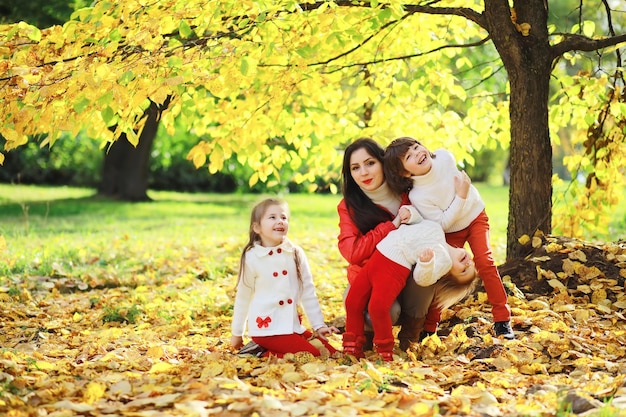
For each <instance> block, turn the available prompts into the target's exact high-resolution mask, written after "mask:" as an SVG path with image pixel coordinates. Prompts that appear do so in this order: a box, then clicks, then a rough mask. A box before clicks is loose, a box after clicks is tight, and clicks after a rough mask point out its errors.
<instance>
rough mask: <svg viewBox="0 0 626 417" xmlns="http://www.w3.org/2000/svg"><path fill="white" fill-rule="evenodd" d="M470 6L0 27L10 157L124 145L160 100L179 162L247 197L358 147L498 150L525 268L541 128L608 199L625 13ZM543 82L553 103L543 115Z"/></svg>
mask: <svg viewBox="0 0 626 417" xmlns="http://www.w3.org/2000/svg"><path fill="white" fill-rule="evenodd" d="M465 3H466V6H465V7H461V6H457V7H450V6H448V4H450V3H449V2H447V1H446V2H444V1H437V0H435V1H428V2H417V3H415V4H413V3H408V2H403V1H395V0H390V1H386V2H378V1H371V2H362V1H319V2H310V3H298V2H295V1H292V0H285V1H276V2H261V1H258V2H257V1H247V2H230V1H214V2H210V4H209V5H207V3H206V2H194V1H189V0H161V1H158V2H148V3H142V2H134V1H128V2H126V1H125V2H104V1H96V2H95V3H94V5H93V7H90V8H87V9H83V10H80V11H78V12H77V13H76V14H75V18H74V19H73V20H71V21H69V22H67V23H65V24H64V25H63V27H51V28H50V29H46V30H44V31H40V30H39V29H37V28H35V27H32V26H29V25H25V24H17V25H13V26H8V27H3V28H1V29H0V31H1V32H2V34H3V36H4V39H5V40H4V41H0V55H1V56H2V58H3V60H2V61H0V66H4V68H3V70H2V71H1V72H0V73H4V74H6V75H4V76H2V77H0V81H3V83H2V84H0V88H1V91H0V93H1V94H0V97H2V98H0V115H2V120H4V121H5V123H4V124H3V125H2V126H1V127H0V133H1V134H2V135H3V136H4V138H5V139H6V142H5V145H4V148H5V150H6V151H8V150H10V149H13V148H15V147H17V146H19V145H21V144H23V143H25V142H26V141H28V135H29V134H32V133H42V132H44V131H45V132H46V133H48V139H47V140H48V142H49V143H50V144H52V143H54V141H55V140H56V139H57V138H58V137H59V136H60V134H61V132H63V131H78V130H79V129H85V131H86V132H87V134H88V135H89V136H91V137H94V138H98V139H100V140H102V139H104V140H106V141H109V142H111V143H113V142H115V141H116V140H118V139H119V138H121V137H124V136H125V137H126V138H127V140H128V141H129V142H130V143H131V144H133V145H134V146H136V145H137V144H138V141H139V139H140V135H141V131H142V129H143V128H144V124H146V117H145V115H146V111H148V109H149V108H150V106H151V104H152V103H154V104H155V105H157V106H163V105H164V103H165V102H166V100H168V99H170V98H171V103H169V106H167V110H165V111H164V112H163V114H162V118H161V123H163V124H164V126H165V127H166V128H167V129H170V130H171V129H174V128H175V123H174V120H175V119H176V118H182V119H183V121H184V123H183V124H184V125H185V126H189V128H190V129H191V130H192V131H193V132H194V133H195V134H197V135H198V136H199V137H201V138H202V139H203V140H202V141H201V142H200V143H199V144H198V145H197V146H195V147H194V148H193V149H192V150H191V151H190V153H189V158H190V159H191V160H193V162H194V163H195V164H196V165H197V166H202V165H205V164H207V163H208V169H209V171H210V172H217V171H219V170H221V169H222V168H223V164H224V162H225V161H227V160H230V158H231V157H232V156H233V155H236V157H237V160H238V162H239V163H241V164H247V165H249V166H250V167H251V168H252V169H254V171H255V173H254V174H253V175H252V177H251V178H250V184H255V183H256V182H258V181H267V180H268V178H270V177H280V175H281V167H282V166H284V165H285V164H288V165H289V166H290V167H292V168H294V169H297V168H298V167H300V166H302V165H303V164H305V163H306V164H307V166H308V167H310V169H309V170H308V171H306V172H304V173H301V174H298V175H296V176H295V178H294V179H295V181H297V182H305V181H311V182H313V180H314V178H315V177H316V175H320V176H322V177H326V178H332V177H336V176H337V175H338V172H339V169H338V164H339V161H340V158H341V155H340V152H338V148H342V147H343V146H344V145H345V143H346V142H347V141H349V140H351V139H353V138H355V137H357V136H362V135H368V136H374V137H376V138H378V139H380V140H381V141H383V142H384V141H387V140H390V139H391V138H393V137H394V136H397V135H400V134H413V135H419V136H420V137H422V138H425V139H427V140H428V142H429V144H430V146H431V147H434V146H445V147H448V148H450V149H451V150H453V152H455V154H456V155H457V157H458V158H460V159H468V158H471V157H470V151H471V150H472V149H473V148H481V147H489V146H491V147H493V146H497V145H498V144H502V145H504V146H509V145H510V157H511V160H510V181H511V187H510V202H509V225H508V232H507V255H508V256H509V257H515V256H519V255H522V254H523V250H524V249H523V247H522V246H521V245H520V244H519V243H518V239H519V238H520V237H522V236H524V235H528V236H532V235H533V234H534V233H535V232H537V231H542V232H544V233H550V232H551V230H552V221H551V219H552V166H551V162H552V161H551V156H552V150H551V140H557V139H556V138H553V137H551V135H550V129H551V127H553V128H559V127H561V126H564V125H572V126H576V129H577V130H578V131H586V132H589V137H588V138H585V140H586V141H587V142H588V143H586V145H585V148H584V149H581V151H582V155H583V157H581V161H582V162H581V164H579V166H581V167H587V168H588V169H589V172H593V175H594V176H595V179H594V178H591V179H590V181H589V188H587V189H586V190H587V191H588V190H591V191H590V192H596V191H598V190H601V191H602V193H604V194H603V195H605V196H607V195H610V187H611V185H610V183H609V182H608V181H606V180H605V178H607V177H608V176H610V175H614V174H615V173H616V172H619V171H618V170H619V169H620V168H618V167H620V166H622V165H623V160H624V154H625V151H624V149H623V146H622V147H620V146H619V145H617V144H618V143H620V141H622V142H623V123H624V113H625V112H624V111H623V107H624V102H625V101H626V100H625V98H624V93H623V91H624V88H623V86H624V77H623V72H622V61H621V51H620V49H619V48H618V47H619V46H620V45H622V46H623V44H624V42H626V34H625V33H624V32H625V30H624V28H623V27H622V26H619V25H618V24H617V21H615V20H614V18H613V15H614V13H617V12H619V13H623V12H624V10H623V8H624V4H623V3H621V2H617V3H613V2H611V1H610V0H595V1H594V0H584V1H583V0H580V1H578V2H573V1H572V2H571V3H569V4H570V5H571V6H572V10H573V11H575V12H576V14H577V16H578V19H577V22H578V23H577V24H576V25H575V26H574V27H573V28H561V27H559V22H558V20H556V19H557V18H558V17H555V19H554V20H553V21H549V17H551V15H550V14H549V9H548V1H547V0H523V1H509V0H484V1H478V0H475V1H470V2H465ZM511 6H512V7H511ZM618 8H620V9H619V10H617V9H618ZM598 10H601V11H602V13H603V16H604V18H603V19H604V23H605V24H604V25H600V24H599V23H600V22H597V23H598V24H594V22H596V21H597V19H598ZM601 29H602V30H601ZM470 48H495V51H496V52H497V56H498V61H497V62H493V63H491V64H489V63H483V64H482V65H476V63H474V62H472V61H471V60H470V59H469V58H467V56H468V55H469V54H470V53H471V49H470ZM577 51H598V52H597V62H596V65H594V67H593V68H592V69H591V70H590V71H588V72H586V73H582V72H581V73H578V74H575V75H573V76H572V75H570V74H567V71H564V70H563V68H561V67H562V66H563V65H566V64H568V61H569V63H571V62H573V61H575V60H576V59H577V57H578V56H579V54H578V52H577ZM601 51H603V52H604V53H602V52H601ZM605 54H611V56H612V59H610V60H608V61H607V59H606V55H605ZM439 56H445V57H447V58H450V59H453V60H454V61H455V67H454V68H449V67H446V66H445V65H443V62H446V63H447V62H449V59H445V60H438V59H437V58H438V57H439ZM607 62H608V65H609V66H607ZM500 67H503V68H504V69H505V70H506V74H507V77H508V80H509V84H508V91H496V92H494V91H489V90H487V91H482V92H478V91H476V92H475V93H474V94H472V95H470V94H468V89H467V84H468V77H469V76H470V75H471V77H472V78H473V79H472V80H469V82H473V83H477V84H481V82H482V80H485V79H489V78H490V77H491V76H493V74H494V73H498V69H499V68H500ZM457 71H458V73H457ZM461 74H463V76H462V75H461ZM551 76H553V77H554V78H555V79H556V80H558V82H559V83H560V89H559V91H563V92H564V94H559V95H558V97H557V98H558V102H557V103H556V104H558V107H557V108H556V109H553V110H552V111H551V112H549V106H548V105H549V103H550V79H551ZM494 93H495V95H494ZM452 103H464V107H463V108H464V109H466V110H465V111H466V113H464V114H459V113H458V111H456V110H455V108H454V107H453V106H451V104H452ZM585 134H587V133H585ZM587 139H589V140H587ZM285 145H287V146H285ZM585 155H586V156H585ZM607 155H609V156H610V157H607ZM585 158H587V159H590V160H592V161H593V162H592V163H591V164H588V163H587V162H586V160H585ZM594 184H595V185H594ZM598 184H600V185H601V186H598ZM594 187H595V188H594ZM587 191H585V192H587ZM585 198H587V200H589V196H588V195H587V196H585ZM607 201H609V202H610V198H609V200H607ZM584 209H585V210H586V211H587V212H588V213H595V212H597V211H598V210H599V206H597V207H591V208H587V207H585V208H584ZM582 211H583V209H582V208H579V210H578V212H577V215H580V214H581V213H582Z"/></svg>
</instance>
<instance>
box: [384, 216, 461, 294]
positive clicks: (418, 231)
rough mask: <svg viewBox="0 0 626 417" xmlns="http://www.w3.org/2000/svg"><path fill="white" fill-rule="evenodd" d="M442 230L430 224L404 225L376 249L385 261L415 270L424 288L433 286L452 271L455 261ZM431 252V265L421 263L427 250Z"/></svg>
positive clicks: (415, 278)
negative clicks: (422, 254)
mask: <svg viewBox="0 0 626 417" xmlns="http://www.w3.org/2000/svg"><path fill="white" fill-rule="evenodd" d="M448 247H449V246H448V244H447V243H446V237H445V234H444V233H443V230H442V229H441V226H440V225H439V224H437V223H435V222H433V221H430V220H423V221H421V222H420V223H415V224H403V225H401V226H400V227H399V228H397V229H396V230H392V231H391V232H389V234H388V235H387V236H385V238H384V239H383V240H381V241H380V242H379V243H378V245H376V249H378V251H379V252H380V253H382V254H383V255H384V256H385V257H386V258H388V259H390V260H392V261H394V262H395V263H397V264H400V265H402V266H404V267H406V268H407V269H411V267H412V266H413V265H415V269H414V270H413V279H414V280H415V282H416V283H417V284H418V285H420V286H423V287H427V286H429V285H432V284H434V283H435V282H437V280H439V278H441V277H442V276H444V275H445V274H446V273H448V272H449V271H450V268H452V258H450V253H449V252H448ZM427 248H431V249H432V250H433V251H434V252H435V255H434V256H433V258H432V259H431V260H430V261H429V262H420V260H419V257H420V254H421V253H422V251H423V250H424V249H427Z"/></svg>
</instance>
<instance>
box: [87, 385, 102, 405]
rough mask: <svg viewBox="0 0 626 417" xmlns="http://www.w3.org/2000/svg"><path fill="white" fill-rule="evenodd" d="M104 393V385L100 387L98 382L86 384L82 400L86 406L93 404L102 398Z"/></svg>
mask: <svg viewBox="0 0 626 417" xmlns="http://www.w3.org/2000/svg"><path fill="white" fill-rule="evenodd" d="M105 392H106V386H105V385H102V384H100V383H98V382H90V383H89V384H87V388H86V389H85V393H84V394H83V400H84V401H85V402H86V403H87V404H93V403H95V402H96V401H98V400H99V399H100V398H102V397H104V393H105Z"/></svg>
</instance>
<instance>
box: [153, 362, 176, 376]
mask: <svg viewBox="0 0 626 417" xmlns="http://www.w3.org/2000/svg"><path fill="white" fill-rule="evenodd" d="M172 368H174V365H172V364H169V363H166V362H159V363H155V364H154V365H152V368H150V371H149V372H150V373H151V374H156V373H159V372H167V371H169V370H170V369H172Z"/></svg>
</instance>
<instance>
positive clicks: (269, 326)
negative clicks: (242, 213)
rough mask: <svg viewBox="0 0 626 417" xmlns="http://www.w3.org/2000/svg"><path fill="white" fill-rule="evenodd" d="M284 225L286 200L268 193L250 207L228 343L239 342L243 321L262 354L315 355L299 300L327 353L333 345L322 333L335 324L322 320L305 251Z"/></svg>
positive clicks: (286, 223)
mask: <svg viewBox="0 0 626 417" xmlns="http://www.w3.org/2000/svg"><path fill="white" fill-rule="evenodd" d="M288 231H289V207H288V205H287V203H286V202H284V201H282V200H279V199H273V198H268V199H265V200H263V201H261V202H260V203H259V204H257V205H256V206H255V207H254V209H253V210H252V214H251V217H250V240H249V241H248V243H247V244H246V246H245V247H244V249H243V252H242V255H241V260H240V265H239V277H238V280H237V295H236V297H235V305H234V310H233V319H232V336H231V339H230V344H231V346H232V347H234V348H239V347H241V346H242V345H243V334H244V331H245V328H246V325H247V328H248V335H249V336H250V337H251V339H252V341H253V342H254V343H256V344H258V345H259V346H260V347H261V348H262V350H263V351H264V353H263V356H268V355H270V354H273V355H276V356H278V357H282V356H283V355H284V354H285V353H296V352H303V351H306V352H310V353H311V354H313V355H314V356H320V354H321V352H320V350H319V349H318V348H317V347H315V345H313V344H312V343H311V342H310V341H309V340H310V339H311V338H312V337H314V336H315V334H314V333H313V332H311V331H310V330H307V329H306V328H305V327H304V326H303V325H302V323H301V318H300V315H299V312H298V306H301V307H302V309H303V310H304V313H305V314H306V316H307V318H308V320H309V322H310V324H311V327H312V328H313V330H314V331H315V333H316V334H317V335H316V336H315V337H316V338H317V339H318V340H319V341H320V342H321V343H322V344H323V345H324V346H325V347H326V348H327V349H328V350H329V353H330V354H333V353H335V352H336V349H335V348H334V347H333V346H332V345H331V344H329V343H328V340H327V339H326V336H328V335H330V334H332V333H338V332H339V330H338V329H337V328H335V327H332V326H327V325H326V323H325V322H324V317H323V315H322V311H321V308H320V304H319V301H318V299H317V295H316V294H315V286H314V284H313V277H312V275H311V270H310V268H309V263H308V260H307V257H306V254H305V253H304V251H303V250H302V248H301V247H299V246H297V245H295V244H293V243H292V242H291V241H290V240H289V239H288V238H287V232H288ZM255 353H258V352H255Z"/></svg>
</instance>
